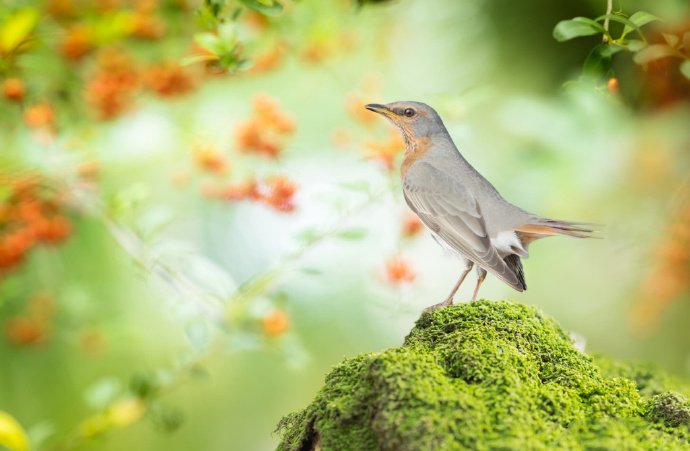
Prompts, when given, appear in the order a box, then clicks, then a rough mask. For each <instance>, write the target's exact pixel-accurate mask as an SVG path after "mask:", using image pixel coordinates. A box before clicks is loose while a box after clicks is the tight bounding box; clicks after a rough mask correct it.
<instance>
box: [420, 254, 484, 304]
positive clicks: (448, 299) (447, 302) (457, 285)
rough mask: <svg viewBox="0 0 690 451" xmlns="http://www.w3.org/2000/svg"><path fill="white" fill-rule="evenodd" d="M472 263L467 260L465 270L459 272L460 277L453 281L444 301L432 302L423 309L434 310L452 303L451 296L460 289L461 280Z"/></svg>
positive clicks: (467, 272)
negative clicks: (452, 285)
mask: <svg viewBox="0 0 690 451" xmlns="http://www.w3.org/2000/svg"><path fill="white" fill-rule="evenodd" d="M472 265H473V263H472V262H469V263H468V264H467V267H465V270H464V271H463V272H462V274H460V278H459V279H458V281H457V282H456V283H455V286H454V287H453V290H452V291H451V292H450V294H449V295H448V297H447V298H446V300H445V301H443V302H439V303H438V304H434V305H432V306H430V307H427V308H425V309H424V311H425V312H430V311H432V310H436V309H439V308H442V307H446V306H449V305H451V304H453V298H454V297H455V293H457V292H458V289H460V285H462V282H463V281H464V280H465V277H467V274H469V272H470V270H472Z"/></svg>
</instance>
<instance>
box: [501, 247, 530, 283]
mask: <svg viewBox="0 0 690 451" xmlns="http://www.w3.org/2000/svg"><path fill="white" fill-rule="evenodd" d="M503 261H504V262H506V265H507V266H508V268H510V270H511V271H513V273H515V276H516V277H517V279H518V283H519V284H520V285H521V286H522V290H523V291H524V290H526V289H527V283H526V282H525V272H524V271H523V270H522V261H521V260H520V256H519V255H516V254H510V255H508V256H506V257H505V258H504V259H503Z"/></svg>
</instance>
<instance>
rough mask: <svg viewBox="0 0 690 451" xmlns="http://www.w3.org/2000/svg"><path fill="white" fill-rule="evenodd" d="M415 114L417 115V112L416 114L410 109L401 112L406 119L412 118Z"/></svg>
mask: <svg viewBox="0 0 690 451" xmlns="http://www.w3.org/2000/svg"><path fill="white" fill-rule="evenodd" d="M415 114H417V112H416V111H415V110H414V109H412V108H405V109H404V110H403V115H405V116H407V117H412V116H414V115H415Z"/></svg>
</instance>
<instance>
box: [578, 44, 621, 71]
mask: <svg viewBox="0 0 690 451" xmlns="http://www.w3.org/2000/svg"><path fill="white" fill-rule="evenodd" d="M613 48H614V47H613V46H611V45H609V44H599V45H598V46H596V47H594V48H593V49H592V51H591V52H589V55H587V59H586V60H585V63H584V65H583V68H582V72H583V74H584V75H586V76H589V77H594V78H600V77H603V76H604V75H606V73H607V72H608V71H609V69H610V68H611V55H613V54H614V53H616V51H613V52H612V49H613Z"/></svg>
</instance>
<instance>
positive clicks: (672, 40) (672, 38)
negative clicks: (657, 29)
mask: <svg viewBox="0 0 690 451" xmlns="http://www.w3.org/2000/svg"><path fill="white" fill-rule="evenodd" d="M661 35H662V36H663V37H664V41H666V43H667V44H668V45H670V46H671V47H673V48H676V47H677V46H678V43H679V42H680V37H678V36H676V35H675V34H671V33H661Z"/></svg>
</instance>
